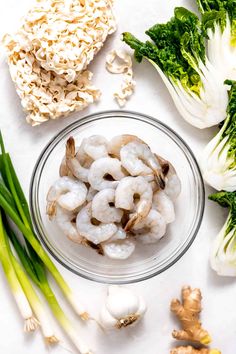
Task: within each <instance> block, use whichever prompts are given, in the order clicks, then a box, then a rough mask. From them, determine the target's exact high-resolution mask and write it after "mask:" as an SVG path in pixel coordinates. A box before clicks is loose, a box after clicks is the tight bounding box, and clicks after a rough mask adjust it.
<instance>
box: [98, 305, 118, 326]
mask: <svg viewBox="0 0 236 354" xmlns="http://www.w3.org/2000/svg"><path fill="white" fill-rule="evenodd" d="M100 322H101V324H102V326H103V327H104V328H106V329H113V328H115V327H116V322H117V320H116V319H115V318H114V317H112V316H111V314H110V312H109V311H108V310H107V308H106V305H105V306H104V307H103V308H102V310H101V312H100Z"/></svg>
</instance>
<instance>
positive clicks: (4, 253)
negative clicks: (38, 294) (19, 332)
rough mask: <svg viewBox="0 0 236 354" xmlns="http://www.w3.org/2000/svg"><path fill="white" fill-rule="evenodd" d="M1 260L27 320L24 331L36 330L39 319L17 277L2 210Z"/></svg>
mask: <svg viewBox="0 0 236 354" xmlns="http://www.w3.org/2000/svg"><path fill="white" fill-rule="evenodd" d="M0 261H1V263H2V267H3V270H4V273H5V275H6V278H7V281H8V284H9V286H10V288H11V291H12V294H13V296H14V298H15V301H16V304H17V306H18V308H19V311H20V313H21V315H22V317H23V319H24V321H25V323H24V331H25V332H32V331H35V330H36V329H37V327H38V321H37V320H36V318H35V317H34V316H33V313H32V310H31V307H30V304H29V302H28V300H27V297H26V295H25V293H24V290H23V289H22V286H21V284H20V282H19V280H18V278H17V275H16V272H15V269H14V267H13V265H12V261H11V257H10V254H9V250H8V246H7V243H6V238H5V232H4V226H3V222H2V213H1V211H0Z"/></svg>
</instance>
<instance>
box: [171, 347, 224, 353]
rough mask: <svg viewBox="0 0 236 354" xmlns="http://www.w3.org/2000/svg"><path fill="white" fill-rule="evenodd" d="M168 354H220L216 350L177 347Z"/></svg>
mask: <svg viewBox="0 0 236 354" xmlns="http://www.w3.org/2000/svg"><path fill="white" fill-rule="evenodd" d="M170 354H221V352H220V351H219V350H217V349H207V348H202V349H195V348H193V347H191V346H188V347H178V348H174V349H172V350H171V352H170Z"/></svg>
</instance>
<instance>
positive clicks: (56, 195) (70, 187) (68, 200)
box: [47, 176, 87, 215]
mask: <svg viewBox="0 0 236 354" xmlns="http://www.w3.org/2000/svg"><path fill="white" fill-rule="evenodd" d="M86 196H87V188H86V186H85V185H84V183H82V182H80V181H76V180H75V179H72V178H70V177H66V176H65V177H60V178H59V179H58V180H56V182H54V184H53V185H52V186H51V188H50V189H49V191H48V195H47V201H48V205H47V210H48V214H49V215H50V214H51V212H50V210H52V209H53V205H54V204H55V203H58V204H59V205H60V206H61V207H62V208H64V209H66V210H69V211H71V210H75V209H76V208H78V207H79V206H81V205H82V204H84V202H85V200H86Z"/></svg>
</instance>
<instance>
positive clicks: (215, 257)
mask: <svg viewBox="0 0 236 354" xmlns="http://www.w3.org/2000/svg"><path fill="white" fill-rule="evenodd" d="M209 199H210V200H213V201H215V202H217V203H218V204H219V205H221V206H222V207H224V208H229V215H228V217H227V220H226V222H225V224H224V226H223V228H222V229H221V231H220V233H219V234H218V236H217V238H216V240H215V242H214V245H213V249H212V254H211V266H212V268H213V269H214V270H215V271H216V272H217V273H218V274H219V275H224V276H235V275H236V192H219V193H215V194H212V195H210V196H209Z"/></svg>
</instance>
